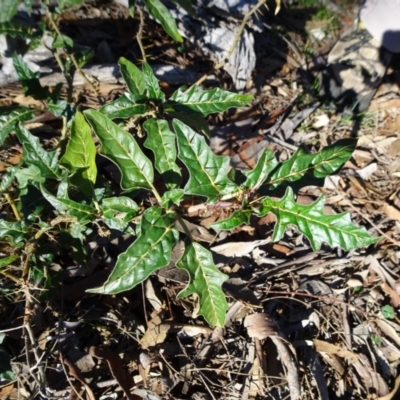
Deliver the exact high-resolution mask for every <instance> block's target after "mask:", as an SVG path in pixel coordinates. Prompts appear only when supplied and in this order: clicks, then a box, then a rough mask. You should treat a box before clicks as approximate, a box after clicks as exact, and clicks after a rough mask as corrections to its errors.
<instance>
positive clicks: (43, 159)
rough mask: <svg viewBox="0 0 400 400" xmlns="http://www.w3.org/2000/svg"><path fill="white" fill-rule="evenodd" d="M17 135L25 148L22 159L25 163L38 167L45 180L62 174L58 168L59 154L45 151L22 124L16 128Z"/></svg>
mask: <svg viewBox="0 0 400 400" xmlns="http://www.w3.org/2000/svg"><path fill="white" fill-rule="evenodd" d="M16 133H17V137H18V140H19V141H20V142H21V144H22V146H23V148H24V151H23V154H22V157H23V159H24V161H25V163H26V164H28V165H29V164H33V165H35V166H36V167H38V168H39V170H40V172H41V174H42V176H43V177H45V178H58V177H59V176H60V174H61V172H60V169H59V166H58V153H57V152H56V151H51V152H48V151H46V150H44V149H43V147H42V146H41V144H40V141H39V139H38V138H37V137H36V136H33V135H32V134H31V133H30V132H29V131H28V129H26V128H25V127H23V126H22V125H21V124H20V125H19V126H17V127H16Z"/></svg>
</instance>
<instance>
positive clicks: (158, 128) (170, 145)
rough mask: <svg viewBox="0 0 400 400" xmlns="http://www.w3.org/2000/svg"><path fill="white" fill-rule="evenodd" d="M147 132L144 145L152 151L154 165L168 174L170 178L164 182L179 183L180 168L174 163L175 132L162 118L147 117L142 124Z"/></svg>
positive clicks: (160, 171) (159, 170)
mask: <svg viewBox="0 0 400 400" xmlns="http://www.w3.org/2000/svg"><path fill="white" fill-rule="evenodd" d="M143 127H144V129H146V132H147V138H146V141H145V142H144V146H145V147H147V148H148V149H150V150H151V151H152V152H153V153H154V165H155V167H156V169H157V171H158V172H159V173H160V174H166V173H167V174H168V177H169V178H171V180H170V181H166V182H165V183H166V184H179V183H180V177H181V170H180V169H179V167H178V166H177V165H176V163H175V160H176V144H175V134H174V133H173V132H171V130H170V129H169V124H168V122H167V121H165V120H163V119H155V118H152V119H148V120H147V121H146V122H145V123H144V124H143Z"/></svg>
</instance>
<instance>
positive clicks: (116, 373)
mask: <svg viewBox="0 0 400 400" xmlns="http://www.w3.org/2000/svg"><path fill="white" fill-rule="evenodd" d="M89 354H90V355H91V356H93V357H96V358H99V359H100V360H106V361H107V364H108V367H109V368H110V372H111V374H112V376H113V377H114V379H116V381H117V382H118V385H119V386H120V387H121V389H122V390H123V391H124V393H125V395H126V397H127V398H128V399H129V400H142V397H140V396H138V395H136V394H132V393H131V392H130V390H131V389H132V388H133V386H134V385H135V383H134V381H133V379H132V376H131V375H130V374H129V373H128V371H127V370H126V369H125V368H124V365H123V364H122V360H121V359H120V358H119V356H118V354H115V353H114V352H113V351H110V350H107V349H102V348H100V347H97V346H92V347H91V348H90V349H89Z"/></svg>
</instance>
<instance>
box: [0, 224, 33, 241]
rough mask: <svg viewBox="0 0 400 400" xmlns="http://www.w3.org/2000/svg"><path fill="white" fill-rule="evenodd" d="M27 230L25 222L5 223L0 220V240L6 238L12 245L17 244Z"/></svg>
mask: <svg viewBox="0 0 400 400" xmlns="http://www.w3.org/2000/svg"><path fill="white" fill-rule="evenodd" d="M28 232H29V228H28V227H27V225H26V223H25V221H23V220H21V221H5V220H4V219H0V238H5V237H8V238H9V239H10V240H11V241H12V242H13V243H18V242H20V241H22V240H23V239H24V238H25V236H26V235H27V233H28Z"/></svg>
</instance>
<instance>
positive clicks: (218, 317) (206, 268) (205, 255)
mask: <svg viewBox="0 0 400 400" xmlns="http://www.w3.org/2000/svg"><path fill="white" fill-rule="evenodd" d="M176 266H177V267H178V268H182V269H184V270H186V271H187V273H188V274H189V284H188V286H187V288H186V289H184V290H182V291H181V292H180V293H179V294H178V298H180V299H181V298H183V297H186V296H189V295H191V294H196V295H197V296H198V298H199V304H200V311H199V314H200V315H202V316H203V317H204V318H205V319H206V321H207V322H208V323H209V324H210V325H216V326H220V327H223V326H224V323H225V313H226V310H227V309H228V304H227V302H226V299H225V294H224V292H223V290H222V284H223V283H224V281H226V280H227V279H228V277H227V276H226V275H224V274H223V273H222V272H220V271H219V270H218V269H217V267H216V266H215V265H214V261H213V259H212V255H211V253H210V252H209V251H208V250H207V249H205V248H204V247H203V246H201V245H200V244H199V243H195V242H193V243H191V244H189V245H188V246H187V247H186V249H185V252H184V254H183V256H182V258H181V259H180V260H179V262H178V263H177V264H176Z"/></svg>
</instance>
